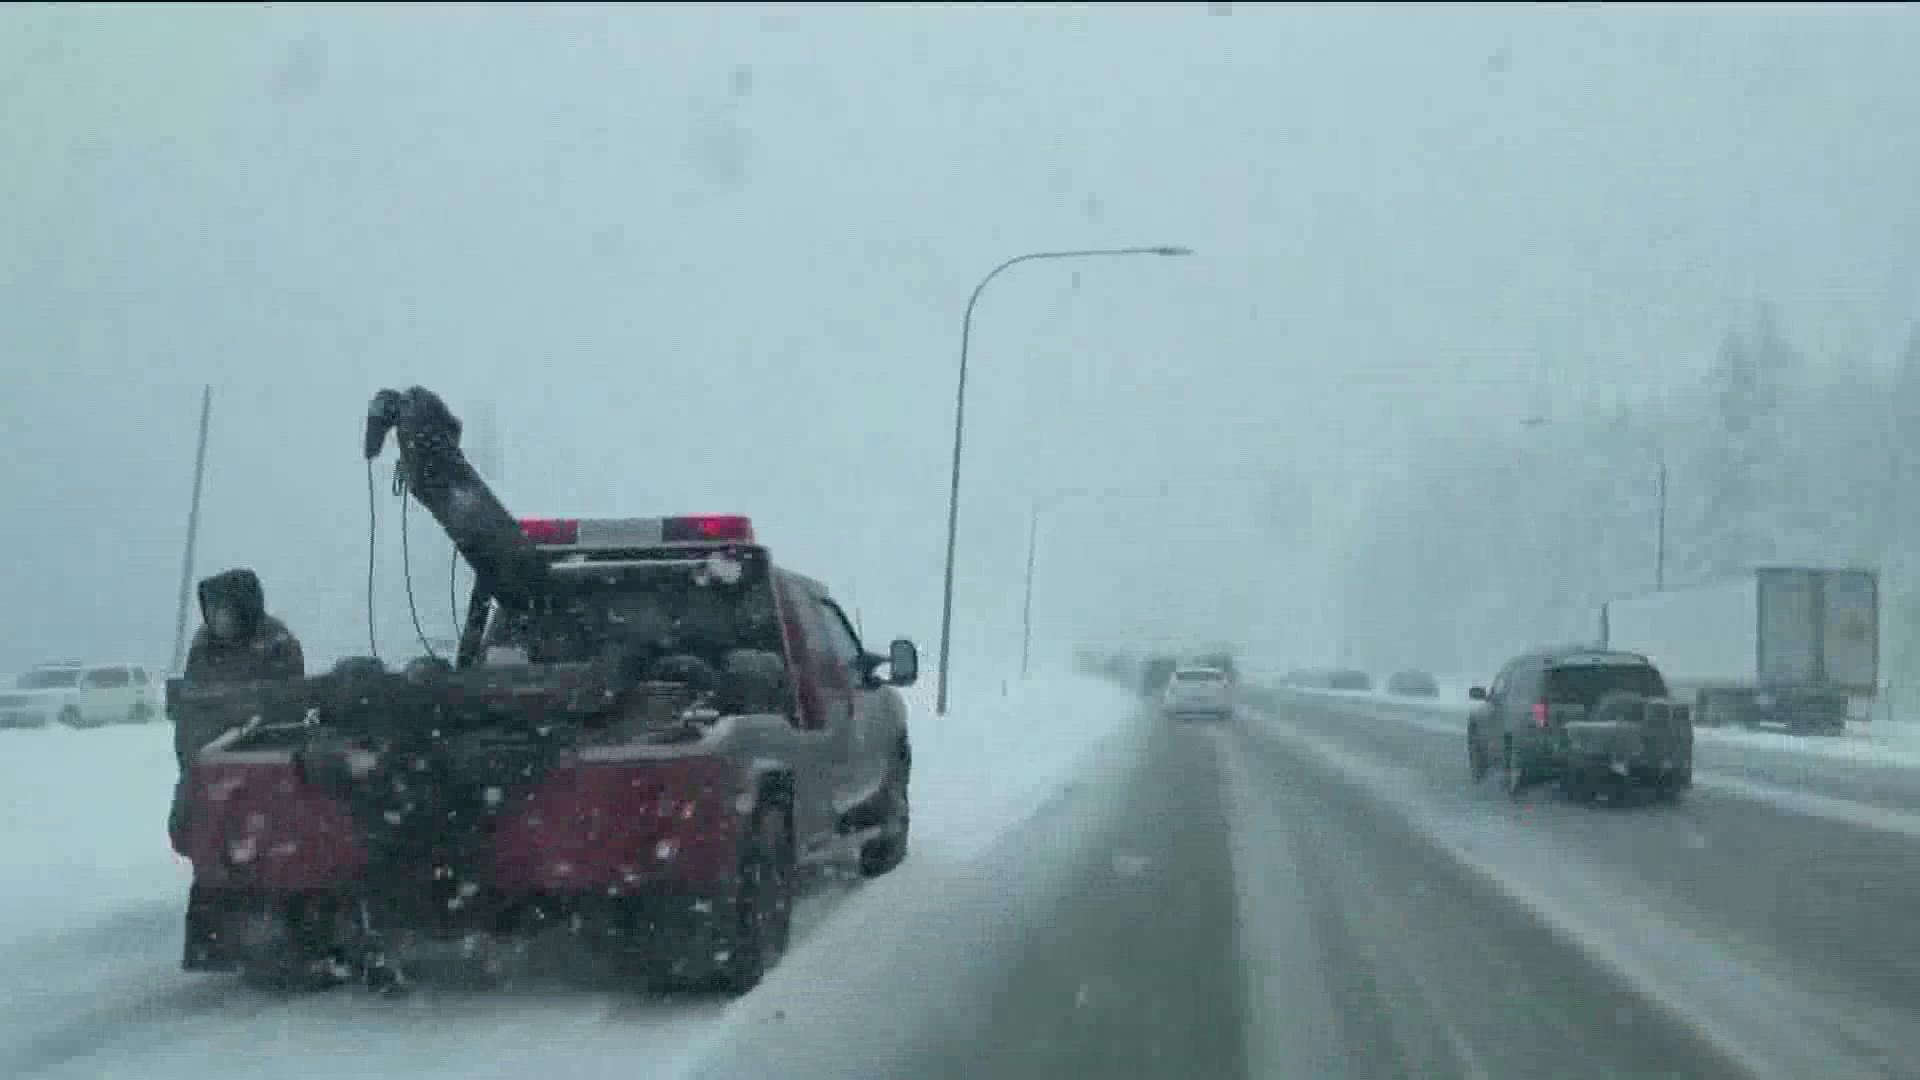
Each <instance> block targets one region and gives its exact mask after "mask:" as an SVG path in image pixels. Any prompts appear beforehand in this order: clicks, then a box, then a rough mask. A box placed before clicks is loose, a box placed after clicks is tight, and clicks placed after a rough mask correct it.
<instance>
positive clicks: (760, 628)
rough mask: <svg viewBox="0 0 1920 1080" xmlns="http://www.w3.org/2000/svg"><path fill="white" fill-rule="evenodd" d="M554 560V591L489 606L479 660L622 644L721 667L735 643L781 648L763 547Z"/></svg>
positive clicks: (569, 655)
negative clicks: (524, 601) (517, 603)
mask: <svg viewBox="0 0 1920 1080" xmlns="http://www.w3.org/2000/svg"><path fill="white" fill-rule="evenodd" d="M556 570H557V571H558V573H557V574H556V579H557V583H556V586H555V589H554V591H553V592H551V593H549V594H547V595H543V596H540V597H537V598H536V599H535V600H534V602H533V603H532V605H531V606H529V607H527V608H506V607H502V606H500V605H499V604H498V603H496V604H495V605H494V606H493V608H492V609H491V611H490V613H489V616H488V619H487V624H486V629H485V631H484V632H483V636H482V639H481V650H480V655H479V659H480V662H482V663H485V664H523V663H528V664H553V663H582V662H586V661H590V660H593V659H595V658H596V657H599V656H602V655H606V654H608V653H624V654H628V655H637V656H639V657H641V658H643V659H648V658H650V659H654V660H658V659H663V658H665V657H669V656H696V657H699V658H700V659H701V660H703V661H705V662H707V663H708V664H711V665H713V666H714V668H715V669H716V670H718V669H721V668H724V667H725V666H726V656H727V654H728V653H730V652H733V651H736V650H741V649H750V650H756V651H760V652H769V653H773V654H775V655H784V650H783V648H782V643H781V633H780V620H779V617H778V614H777V611H776V608H775V606H774V598H773V589H772V586H771V583H770V579H769V575H768V574H767V572H766V563H765V561H764V557H762V558H760V559H757V560H756V559H744V560H743V559H739V558H729V559H728V560H726V561H724V562H721V561H716V560H714V559H708V558H697V557H695V558H689V557H684V556H683V557H663V558H657V559H655V558H647V559H635V560H631V561H623V562H609V563H604V564H585V565H580V566H560V567H556Z"/></svg>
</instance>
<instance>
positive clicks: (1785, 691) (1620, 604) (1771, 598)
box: [1600, 567, 1880, 734]
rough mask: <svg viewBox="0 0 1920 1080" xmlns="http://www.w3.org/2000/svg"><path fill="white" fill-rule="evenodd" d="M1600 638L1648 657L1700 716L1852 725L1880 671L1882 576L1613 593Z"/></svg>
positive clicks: (1764, 571) (1799, 576)
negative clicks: (1852, 714)
mask: <svg viewBox="0 0 1920 1080" xmlns="http://www.w3.org/2000/svg"><path fill="white" fill-rule="evenodd" d="M1600 641H1601V644H1602V645H1604V646H1606V647H1608V648H1618V649H1628V650H1631V651H1633V652H1638V653H1644V654H1646V655H1647V657H1648V658H1649V659H1651V660H1652V661H1653V662H1654V663H1655V664H1656V665H1657V666H1658V667H1659V668H1660V670H1661V672H1662V673H1664V674H1665V675H1666V677H1667V681H1668V682H1669V684H1670V685H1671V689H1672V691H1673V693H1674V695H1675V696H1676V697H1681V698H1683V699H1685V698H1688V697H1691V699H1692V701H1693V706H1694V708H1693V716H1694V720H1695V722H1696V723H1699V724H1702V725H1707V726H1718V725H1721V724H1741V725H1744V726H1746V727H1761V726H1763V725H1769V726H1771V725H1779V726H1784V727H1786V728H1789V729H1791V730H1793V731H1796V732H1802V733H1821V734H1835V733H1838V732H1840V731H1843V730H1845V727H1846V720H1847V716H1848V714H1849V713H1850V712H1852V711H1854V705H1855V703H1856V702H1861V703H1865V702H1870V701H1871V700H1872V698H1873V695H1874V691H1875V689H1876V687H1877V685H1878V682H1879V677H1880V578H1879V574H1878V573H1877V572H1875V571H1872V570H1853V569H1824V568H1815V567H1764V568H1761V569H1757V570H1754V571H1751V572H1750V573H1747V574H1743V575H1740V576H1738V577H1733V578H1727V579H1724V580H1720V581H1712V582H1706V583H1704V584H1700V585H1692V586H1687V587H1683V588H1677V589H1664V590H1660V591H1656V592H1649V593H1642V594H1640V595H1637V596H1630V597H1623V598H1620V599H1616V600H1612V601H1610V602H1608V603H1607V604H1606V605H1604V606H1603V607H1602V608H1601V610H1600Z"/></svg>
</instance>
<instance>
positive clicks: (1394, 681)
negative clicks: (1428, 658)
mask: <svg viewBox="0 0 1920 1080" xmlns="http://www.w3.org/2000/svg"><path fill="white" fill-rule="evenodd" d="M1387 693H1389V694H1398V695H1400V696H1401V697H1438V696H1440V684H1439V683H1438V682H1436V681H1435V680H1434V677H1433V676H1432V675H1431V674H1429V673H1427V672H1424V671H1396V672H1394V673H1393V675H1392V676H1390V677H1389V678H1388V679H1387Z"/></svg>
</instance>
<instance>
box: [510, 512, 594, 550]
mask: <svg viewBox="0 0 1920 1080" xmlns="http://www.w3.org/2000/svg"><path fill="white" fill-rule="evenodd" d="M520 535H522V536H524V537H526V538H527V540H528V541H530V542H532V543H534V544H542V545H558V544H577V543H579V542H580V522H578V521H576V520H574V519H571V518H521V519H520Z"/></svg>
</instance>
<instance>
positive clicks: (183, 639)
mask: <svg viewBox="0 0 1920 1080" xmlns="http://www.w3.org/2000/svg"><path fill="white" fill-rule="evenodd" d="M212 411H213V387H212V386H211V385H205V386H202V387H201V388H200V446H199V448H198V449H197V450H195V451H194V454H193V503H192V505H190V506H189V507H188V509H187V551H186V554H185V556H184V557H183V558H182V559H181V560H180V602H179V606H178V608H177V609H176V611H175V614H174V619H173V666H172V667H171V668H170V669H169V670H170V671H172V672H173V673H175V674H178V673H179V672H180V670H181V666H182V665H183V664H184V663H185V662H186V655H187V601H188V600H189V599H191V598H192V595H193V545H194V541H195V540H196V539H198V537H199V535H200V489H201V482H202V480H204V479H205V477H206V473H207V419H208V416H209V415H210V414H211V413H212Z"/></svg>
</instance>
